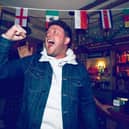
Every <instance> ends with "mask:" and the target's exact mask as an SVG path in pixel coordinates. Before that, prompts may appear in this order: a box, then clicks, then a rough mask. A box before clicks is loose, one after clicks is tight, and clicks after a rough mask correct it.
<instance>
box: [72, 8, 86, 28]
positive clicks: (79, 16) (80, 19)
mask: <svg viewBox="0 0 129 129" xmlns="http://www.w3.org/2000/svg"><path fill="white" fill-rule="evenodd" d="M74 15H75V29H87V28H88V15H87V12H86V10H81V11H80V10H75V14H74Z"/></svg>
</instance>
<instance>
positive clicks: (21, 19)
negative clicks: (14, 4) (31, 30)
mask: <svg viewBox="0 0 129 129" xmlns="http://www.w3.org/2000/svg"><path fill="white" fill-rule="evenodd" d="M27 19H28V9H27V8H16V16H15V24H19V25H21V26H23V27H26V26H27Z"/></svg>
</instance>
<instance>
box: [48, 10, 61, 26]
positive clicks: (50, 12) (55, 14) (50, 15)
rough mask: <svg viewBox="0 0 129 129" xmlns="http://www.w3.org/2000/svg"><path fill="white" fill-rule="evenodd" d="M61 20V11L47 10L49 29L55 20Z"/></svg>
mask: <svg viewBox="0 0 129 129" xmlns="http://www.w3.org/2000/svg"><path fill="white" fill-rule="evenodd" d="M58 19H59V11H57V10H47V11H46V28H47V27H48V23H49V22H51V21H54V20H58Z"/></svg>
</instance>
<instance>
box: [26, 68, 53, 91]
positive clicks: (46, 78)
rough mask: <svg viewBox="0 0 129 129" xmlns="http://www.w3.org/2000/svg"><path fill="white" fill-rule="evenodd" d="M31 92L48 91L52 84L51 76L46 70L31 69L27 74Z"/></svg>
mask: <svg viewBox="0 0 129 129" xmlns="http://www.w3.org/2000/svg"><path fill="white" fill-rule="evenodd" d="M26 76H27V77H26V78H27V80H26V81H25V82H26V83H27V85H28V90H29V92H35V93H36V92H46V91H48V88H49V86H50V80H51V76H50V75H49V74H47V73H46V72H45V71H38V70H33V69H31V70H29V71H28V73H27V74H26Z"/></svg>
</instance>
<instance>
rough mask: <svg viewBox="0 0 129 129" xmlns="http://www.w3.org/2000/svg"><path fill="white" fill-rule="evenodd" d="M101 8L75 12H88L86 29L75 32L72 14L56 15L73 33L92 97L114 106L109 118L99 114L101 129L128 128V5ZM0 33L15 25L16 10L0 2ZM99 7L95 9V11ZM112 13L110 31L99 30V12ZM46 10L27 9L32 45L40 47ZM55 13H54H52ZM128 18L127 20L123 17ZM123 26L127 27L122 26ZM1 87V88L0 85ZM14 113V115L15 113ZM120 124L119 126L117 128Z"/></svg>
mask: <svg viewBox="0 0 129 129" xmlns="http://www.w3.org/2000/svg"><path fill="white" fill-rule="evenodd" d="M101 4H104V0H101V1H99V0H96V1H94V2H93V3H90V4H88V5H86V6H83V7H82V8H80V9H78V10H85V11H87V15H88V28H87V29H76V28H75V17H74V16H75V12H74V11H75V10H74V9H73V10H60V9H58V10H56V11H59V19H61V20H63V21H66V22H67V23H68V24H69V25H70V26H71V28H72V29H73V46H72V47H73V50H74V51H75V53H76V55H77V58H78V59H79V60H80V61H81V62H82V63H84V64H85V66H86V68H87V70H88V72H89V74H90V77H91V79H92V88H93V91H94V94H95V96H96V97H97V98H98V99H99V100H100V101H101V102H102V103H104V104H110V105H113V106H114V108H113V110H111V115H109V116H108V115H103V114H104V112H100V117H101V115H102V119H100V129H118V126H119V124H120V126H119V129H128V128H129V124H128V123H129V101H128V99H129V9H128V5H129V1H127V0H123V1H119V0H116V1H115V2H114V3H111V2H109V3H108V4H107V5H105V4H104V6H100V5H101ZM0 5H1V7H0V33H3V32H4V31H6V30H7V29H8V28H9V27H11V26H12V25H13V24H14V19H15V13H16V6H6V5H5V4H2V2H0ZM97 6H100V7H98V8H94V7H97ZM103 9H108V10H110V12H111V23H112V27H111V28H109V29H104V28H102V23H101V18H100V11H101V10H103ZM46 10H47V9H37V8H28V18H27V27H26V29H27V32H28V37H29V39H31V42H34V43H35V44H36V45H37V46H38V47H40V48H41V47H42V43H43V42H44V41H43V39H44V34H45V33H44V32H45V29H46V28H45V20H46V19H45V15H46V14H45V12H46ZM54 11H55V10H54ZM125 15H126V16H127V18H126V20H127V21H125V19H124V16H125ZM125 22H126V23H127V24H126V26H125ZM0 85H1V84H0ZM0 96H1V98H0V129H4V127H5V126H6V125H4V115H5V114H6V115H8V116H9V115H10V114H7V113H5V103H6V99H7V98H6V97H2V95H0ZM12 98H13V97H12V96H11V95H10V97H8V99H10V103H11V106H10V107H8V108H9V110H13V111H14V110H15V103H18V101H17V96H15V97H14V98H13V99H12ZM14 112H15V111H14ZM98 112H99V111H98ZM118 123H119V124H118Z"/></svg>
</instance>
